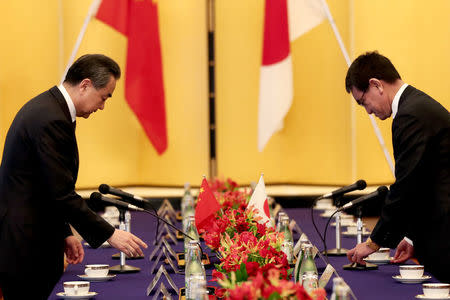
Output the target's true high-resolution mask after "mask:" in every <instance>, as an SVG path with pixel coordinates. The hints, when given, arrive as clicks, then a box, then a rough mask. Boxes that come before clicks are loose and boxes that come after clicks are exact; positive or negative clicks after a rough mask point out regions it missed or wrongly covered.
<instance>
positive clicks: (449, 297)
mask: <svg viewBox="0 0 450 300" xmlns="http://www.w3.org/2000/svg"><path fill="white" fill-rule="evenodd" d="M416 298H417V299H425V300H447V299H450V295H448V296H447V297H444V298H430V297H426V296H425V295H424V294H422V295H417V296H416Z"/></svg>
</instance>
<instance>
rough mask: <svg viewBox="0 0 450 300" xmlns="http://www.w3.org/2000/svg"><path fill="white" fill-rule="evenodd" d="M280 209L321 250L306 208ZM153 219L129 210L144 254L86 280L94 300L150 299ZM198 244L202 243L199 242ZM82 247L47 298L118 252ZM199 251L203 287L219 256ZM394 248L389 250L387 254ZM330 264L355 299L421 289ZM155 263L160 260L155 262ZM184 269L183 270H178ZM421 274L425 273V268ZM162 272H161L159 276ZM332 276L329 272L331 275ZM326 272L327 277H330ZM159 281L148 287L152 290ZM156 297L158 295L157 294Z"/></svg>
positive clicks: (350, 241)
mask: <svg viewBox="0 0 450 300" xmlns="http://www.w3.org/2000/svg"><path fill="white" fill-rule="evenodd" d="M284 211H285V212H286V213H287V214H288V216H289V218H290V219H293V220H295V221H296V223H297V224H298V225H299V226H300V228H301V230H302V231H303V232H304V233H305V234H306V235H307V236H308V238H309V239H310V241H311V242H312V243H313V245H315V246H316V247H317V248H318V249H320V250H323V245H322V241H321V240H320V238H319V236H318V235H317V233H316V231H315V229H314V227H313V225H312V221H311V209H309V208H287V209H284ZM320 213H321V211H314V219H315V223H316V225H317V227H318V228H319V230H321V231H323V230H324V228H325V224H326V221H327V219H326V218H323V217H320V216H319V214H320ZM156 224H157V222H156V220H155V218H154V217H153V216H151V215H149V214H146V213H143V212H133V213H132V218H131V232H132V233H134V234H135V235H137V236H139V237H140V238H141V239H142V240H144V241H145V242H146V243H147V244H148V245H149V247H148V249H144V254H145V258H144V259H137V260H127V261H126V264H127V265H131V266H134V267H139V268H140V272H137V273H128V274H117V276H116V277H114V279H112V280H109V281H105V282H91V283H90V291H92V292H96V293H98V294H97V295H96V296H95V298H93V299H97V300H105V299H109V300H111V299H148V298H149V297H150V298H153V293H152V294H151V295H150V296H147V293H146V291H147V287H148V286H149V284H150V282H151V281H152V279H153V277H154V275H155V273H156V271H157V270H158V268H159V265H158V266H157V267H156V268H155V272H154V273H153V274H151V273H150V270H151V268H152V266H153V264H154V261H150V260H149V259H148V257H149V255H150V253H151V251H152V250H153V248H154V247H155V246H154V240H155V228H156ZM175 225H176V226H178V228H181V222H179V223H178V224H175ZM298 238H299V234H298V233H295V234H294V239H295V242H296V240H297V239H298ZM335 239H336V238H335V227H332V226H329V228H328V231H327V239H326V242H327V248H335V244H336V241H335ZM355 244H356V237H347V236H342V238H341V247H342V248H347V249H351V248H353V246H354V245H355ZM203 245H204V244H203ZM171 246H172V247H173V249H174V250H175V251H176V252H183V241H178V242H177V243H176V244H171ZM84 247H85V258H84V261H83V262H82V263H81V264H77V265H69V266H68V267H67V269H66V271H65V272H64V274H63V276H62V278H61V279H60V281H59V282H58V283H57V284H56V286H55V288H54V290H53V292H52V293H51V295H50V297H49V299H60V298H59V297H58V296H57V293H60V292H63V290H64V289H63V282H65V281H74V280H75V281H77V280H81V279H80V278H79V277H78V275H82V274H84V266H85V265H87V264H109V265H110V266H114V265H118V264H119V263H120V261H119V260H118V259H113V258H112V255H113V254H115V253H117V252H118V251H117V250H116V249H114V248H110V247H105V248H98V249H92V248H90V247H89V246H86V245H85V246H84ZM203 250H204V251H205V252H206V253H208V254H209V256H210V260H211V265H209V266H207V267H206V274H207V280H208V286H218V285H217V283H216V282H210V280H211V278H212V277H211V272H212V269H213V268H214V263H218V262H219V260H218V258H217V257H215V256H214V254H212V253H211V251H210V250H209V249H208V248H207V247H206V246H203ZM393 253H394V250H391V256H392V255H393ZM328 259H329V262H330V264H331V265H332V266H333V267H334V268H335V269H336V271H337V273H338V274H339V275H340V276H341V277H343V279H344V280H345V282H346V283H347V284H348V285H349V286H350V288H351V289H352V291H353V293H354V295H355V296H356V298H357V299H363V300H371V299H374V300H375V299H376V300H379V299H384V300H389V299H395V300H399V299H415V296H416V295H418V294H423V292H422V284H421V283H416V284H405V283H400V282H398V281H396V280H394V279H393V276H395V275H398V274H399V267H398V265H393V264H386V265H380V266H379V268H378V269H377V270H370V271H351V270H343V269H342V266H343V265H345V264H348V263H349V262H348V260H347V258H346V256H329V257H328ZM159 264H164V263H163V262H160V263H159ZM407 264H414V262H412V261H408V262H407ZM316 265H317V268H318V270H319V276H320V273H321V271H323V270H324V269H325V266H326V264H325V263H324V261H322V259H320V258H319V257H316ZM165 266H166V270H167V271H168V272H169V275H170V277H171V278H172V279H173V281H174V283H175V284H176V286H177V288H180V287H183V286H184V275H183V274H175V273H174V272H173V271H172V272H171V268H170V266H169V265H165ZM180 270H182V271H184V270H183V269H180ZM425 275H430V274H428V273H427V272H425ZM162 277H164V276H162ZM333 277H334V276H333ZM333 277H332V278H333ZM160 282H162V283H163V284H164V285H165V286H166V287H167V288H168V289H169V288H170V285H169V283H168V282H167V280H166V279H165V278H164V279H161V280H160ZM427 282H438V281H437V280H436V279H435V278H433V277H431V279H429V280H428V281H427ZM159 285H160V283H158V284H157V286H156V287H155V288H154V290H153V291H156V290H157V288H158V287H159ZM325 289H326V291H327V294H328V296H329V295H330V294H331V289H332V279H331V280H330V281H329V282H328V284H327V286H326V287H325ZM169 291H170V292H171V294H172V298H173V299H176V298H178V295H177V294H176V293H175V291H173V290H169ZM158 299H162V296H161V295H160V296H159V297H158Z"/></svg>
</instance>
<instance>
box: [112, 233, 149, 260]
mask: <svg viewBox="0 0 450 300" xmlns="http://www.w3.org/2000/svg"><path fill="white" fill-rule="evenodd" d="M108 243H109V244H110V245H111V246H113V247H114V248H116V249H117V250H119V251H121V252H123V253H125V254H126V255H127V256H128V257H136V256H144V252H142V249H141V247H143V248H147V244H146V243H144V242H143V241H142V240H141V239H140V238H138V237H137V236H135V235H134V234H132V233H129V232H126V231H123V230H120V229H116V230H115V231H114V233H113V234H112V236H111V237H110V238H109V239H108Z"/></svg>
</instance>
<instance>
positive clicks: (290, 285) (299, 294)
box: [218, 268, 326, 300]
mask: <svg viewBox="0 0 450 300" xmlns="http://www.w3.org/2000/svg"><path fill="white" fill-rule="evenodd" d="M247 269H248V268H247ZM253 273H254V274H252V275H248V276H247V280H246V281H243V282H242V283H241V284H239V278H238V276H242V275H236V273H235V272H232V273H231V278H224V279H220V280H219V283H220V284H221V285H222V287H223V288H224V289H221V290H219V291H218V296H219V297H222V298H226V299H230V300H244V299H270V300H274V299H296V300H311V299H314V300H323V299H325V297H326V293H325V290H323V289H318V290H315V291H314V292H313V293H312V295H309V294H308V293H307V292H306V291H305V289H304V288H303V286H301V285H300V284H298V283H294V282H292V281H289V280H286V279H282V277H283V276H282V275H281V274H280V270H277V269H275V268H269V269H267V270H263V269H256V271H255V272H253ZM249 274H250V272H249Z"/></svg>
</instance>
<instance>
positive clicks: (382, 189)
mask: <svg viewBox="0 0 450 300" xmlns="http://www.w3.org/2000/svg"><path fill="white" fill-rule="evenodd" d="M388 192H389V190H388V188H387V187H385V186H384V185H382V186H380V187H379V188H377V190H376V191H375V192H372V193H370V194H367V195H364V196H361V197H359V198H357V199H355V200H353V201H350V202H348V203H346V204H344V205H343V206H342V207H340V208H339V209H338V211H341V210H344V209H347V208H350V207H352V206H355V205H358V204H360V203H361V202H364V201H367V200H370V199H373V198H377V197H385V196H386V194H387V193H388Z"/></svg>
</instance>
